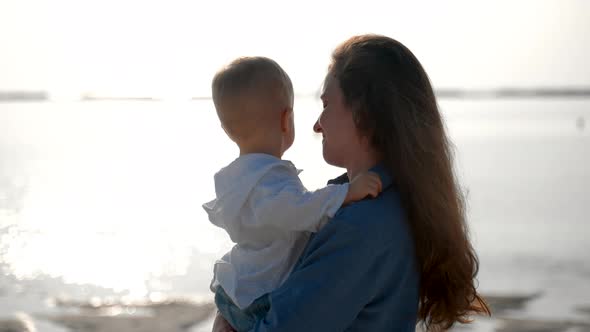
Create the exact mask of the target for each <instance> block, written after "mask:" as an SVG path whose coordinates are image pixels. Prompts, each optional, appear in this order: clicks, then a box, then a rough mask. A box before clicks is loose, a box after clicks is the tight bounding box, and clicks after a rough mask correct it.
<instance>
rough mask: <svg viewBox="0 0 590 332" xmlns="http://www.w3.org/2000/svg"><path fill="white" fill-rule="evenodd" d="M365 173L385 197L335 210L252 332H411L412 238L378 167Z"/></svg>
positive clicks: (414, 309)
mask: <svg viewBox="0 0 590 332" xmlns="http://www.w3.org/2000/svg"><path fill="white" fill-rule="evenodd" d="M371 170H372V171H374V172H376V173H377V174H379V176H380V177H381V180H382V183H383V192H382V193H381V194H380V195H379V196H378V197H377V198H374V199H366V200H363V201H360V202H357V203H354V204H351V205H348V206H346V207H343V208H341V209H340V210H339V211H338V212H337V213H336V215H335V216H334V218H333V219H332V220H331V221H330V222H328V224H327V225H326V226H324V227H323V228H322V229H321V230H320V231H319V232H318V233H316V234H315V235H314V236H313V237H311V239H310V241H309V243H308V244H307V247H306V248H305V250H304V252H303V254H302V255H301V257H300V259H299V261H298V262H297V264H296V266H295V268H294V269H293V271H292V273H291V275H290V276H289V277H288V278H287V280H286V281H285V283H284V284H283V285H282V286H281V287H279V288H278V289H276V290H275V291H273V292H271V293H270V294H269V296H268V298H269V301H270V309H269V311H268V312H267V313H266V315H265V316H264V317H259V318H258V319H257V321H256V325H255V327H254V328H253V329H252V330H251V331H255V332H266V331H282V332H291V331H293V332H295V331H297V332H300V331H307V332H313V331H322V332H330V331H334V332H341V331H402V332H404V331H415V327H416V322H417V315H418V298H419V281H420V280H419V278H420V277H419V272H418V265H417V260H416V255H415V249H414V241H413V237H412V234H411V231H410V228H409V225H408V221H407V218H406V215H405V211H404V209H403V207H402V205H401V201H400V196H399V194H398V192H397V191H396V189H395V186H394V185H393V183H392V177H391V176H390V174H388V172H387V171H386V170H385V168H384V167H382V166H376V167H374V168H373V169H371ZM347 181H348V179H347V178H346V176H341V177H340V178H338V179H335V183H342V182H347Z"/></svg>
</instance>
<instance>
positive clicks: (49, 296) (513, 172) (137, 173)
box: [0, 0, 590, 332]
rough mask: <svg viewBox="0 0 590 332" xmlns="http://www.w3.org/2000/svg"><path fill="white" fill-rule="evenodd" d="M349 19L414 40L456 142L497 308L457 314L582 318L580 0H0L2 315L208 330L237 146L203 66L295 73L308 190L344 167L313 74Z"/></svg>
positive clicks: (354, 30)
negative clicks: (217, 185)
mask: <svg viewBox="0 0 590 332" xmlns="http://www.w3.org/2000/svg"><path fill="white" fill-rule="evenodd" d="M361 33H379V34H385V35H387V36H390V37H393V38H395V39H397V40H399V41H401V42H402V43H404V44H405V45H406V46H407V47H408V48H410V49H411V50H412V51H413V52H414V54H415V55H416V56H417V57H418V59H419V60H420V61H421V62H422V64H423V66H424V67H425V69H426V71H427V72H428V74H429V75H430V78H431V80H432V83H433V85H434V87H435V90H436V93H437V95H438V102H439V105H440V107H441V110H442V112H443V115H444V118H445V121H446V124H447V127H448V131H449V135H450V137H451V139H452V141H453V143H454V144H455V148H456V160H455V162H456V168H457V173H458V175H459V178H460V180H461V184H462V187H463V190H464V191H465V193H466V196H467V200H468V215H469V226H470V230H471V236H472V239H473V241H474V245H475V247H476V250H477V252H478V254H479V257H480V260H481V269H480V273H479V275H478V279H479V289H480V291H481V292H483V293H484V294H485V295H486V296H487V297H488V300H489V301H490V303H491V304H492V306H493V308H494V309H495V314H494V318H492V319H484V318H477V319H476V321H475V324H474V325H472V326H468V327H457V329H458V330H468V331H576V330H577V331H590V255H589V254H588V252H590V246H589V241H588V239H589V238H590V226H589V224H588V223H590V65H589V64H588V62H587V61H588V59H590V37H589V35H590V1H586V0H553V1H551V0H531V1H520V0H518V1H516V0H512V1H473V0H472V1H469V0H465V1H447V0H445V1H434V0H433V1H412V2H408V1H317V2H315V1H313V2H312V1H288V2H287V1H284V2H278V1H258V0H253V1H248V2H245V1H244V2H242V1H196V0H193V1H180V0H168V1H162V0H160V1H145V0H144V1H139V0H137V1H132V0H102V1H86V0H54V1H43V0H0V271H1V273H0V330H2V327H3V326H6V327H5V329H6V331H13V330H9V329H8V327H7V326H21V327H20V328H21V330H22V331H32V330H34V329H36V330H37V331H47V332H57V331H175V330H176V331H193V332H195V331H210V328H211V322H212V320H211V318H210V316H209V314H210V313H211V312H212V311H211V310H212V307H211V305H210V301H211V300H212V294H211V293H210V292H209V290H208V286H209V281H210V279H211V276H212V264H213V262H214V261H215V259H216V258H217V257H219V256H221V255H222V254H223V253H224V252H225V251H226V250H228V249H229V248H230V247H231V242H230V241H229V238H228V236H227V235H226V234H225V233H223V232H222V231H220V230H219V229H216V228H215V227H214V226H213V225H211V224H210V223H209V222H208V220H207V218H206V216H205V213H204V211H203V210H202V208H201V204H202V203H204V202H205V201H208V200H210V199H212V198H213V194H214V188H213V174H214V173H215V172H216V171H217V170H218V169H219V168H221V167H223V166H225V165H226V164H228V163H229V162H231V161H232V160H233V159H234V158H235V157H236V156H237V152H238V151H237V149H236V148H235V147H234V146H233V145H232V144H231V142H230V141H229V140H228V139H227V138H226V137H225V136H224V134H223V131H222V130H221V128H220V126H219V124H218V120H217V118H216V115H215V112H214V109H213V104H212V102H211V100H210V99H209V97H210V88H209V87H210V81H211V78H212V76H213V74H214V73H215V72H216V71H217V70H218V69H219V68H220V67H221V66H222V65H224V64H225V63H227V62H229V61H231V60H233V59H234V58H235V57H238V56H243V55H263V56H268V57H271V58H273V59H275V60H276V61H277V62H278V63H279V64H280V65H281V66H282V67H283V68H284V69H285V70H286V71H287V72H288V73H289V75H290V76H291V78H292V81H293V83H294V88H295V91H296V94H297V97H296V101H295V114H296V127H297V129H296V130H297V139H296V141H295V144H294V146H293V148H292V149H291V150H289V151H288V153H287V155H286V156H285V157H286V158H287V159H290V160H292V161H293V162H294V163H295V164H296V165H297V166H298V168H302V169H303V170H304V172H303V173H302V175H301V176H302V179H303V182H304V183H305V184H306V186H307V187H308V188H310V189H314V188H318V187H321V186H323V185H324V184H325V182H326V181H327V180H328V179H330V178H333V177H336V176H338V175H340V174H341V173H343V172H344V170H341V169H337V168H334V167H331V166H328V165H326V164H325V162H324V161H323V159H322V157H321V141H320V139H319V138H318V137H316V136H315V135H314V134H313V132H312V125H313V123H314V121H315V119H316V118H317V116H318V115H319V113H320V110H321V103H320V101H319V99H318V97H317V96H318V90H319V88H320V86H321V82H322V80H323V78H324V75H325V73H326V69H327V65H328V63H329V60H330V54H331V51H332V50H333V49H334V47H335V46H336V45H338V44H339V43H341V42H342V41H344V40H345V39H347V38H349V37H350V36H352V35H356V34H361ZM142 324H143V325H142ZM27 329H28V330H27ZM21 330H19V329H18V328H17V327H14V331H21ZM2 331H4V330H2Z"/></svg>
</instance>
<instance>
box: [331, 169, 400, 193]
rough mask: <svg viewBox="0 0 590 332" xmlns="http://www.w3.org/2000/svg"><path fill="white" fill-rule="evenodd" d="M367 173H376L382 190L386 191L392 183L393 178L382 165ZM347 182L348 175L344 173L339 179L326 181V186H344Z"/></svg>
mask: <svg viewBox="0 0 590 332" xmlns="http://www.w3.org/2000/svg"><path fill="white" fill-rule="evenodd" d="M369 171H371V172H375V173H377V175H379V177H380V178H381V184H382V187H383V190H385V189H387V188H388V187H389V186H391V184H392V183H393V177H392V176H391V174H390V173H389V171H388V170H387V168H386V167H385V166H384V165H383V164H377V165H375V166H373V167H371V168H370V169H369ZM349 181H350V179H349V178H348V174H346V173H344V174H342V175H340V176H339V177H337V178H335V179H332V180H330V181H328V184H344V183H348V182H349Z"/></svg>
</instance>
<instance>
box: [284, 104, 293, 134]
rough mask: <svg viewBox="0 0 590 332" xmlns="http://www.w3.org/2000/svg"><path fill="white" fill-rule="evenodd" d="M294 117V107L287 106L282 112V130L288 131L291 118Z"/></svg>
mask: <svg viewBox="0 0 590 332" xmlns="http://www.w3.org/2000/svg"><path fill="white" fill-rule="evenodd" d="M292 117H293V109H292V108H285V109H283V111H282V112H281V131H282V132H286V131H288V130H289V128H290V127H291V125H290V123H291V118H292Z"/></svg>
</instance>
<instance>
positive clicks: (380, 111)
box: [214, 35, 490, 332]
mask: <svg viewBox="0 0 590 332" xmlns="http://www.w3.org/2000/svg"><path fill="white" fill-rule="evenodd" d="M321 98H322V101H323V104H324V109H323V111H322V113H321V115H320V117H319V119H318V121H317V122H316V123H315V125H314V131H315V132H317V133H321V134H322V136H323V156H324V159H325V160H326V162H328V163H329V164H331V165H334V166H338V167H343V168H346V170H347V173H346V174H345V175H343V176H341V177H340V178H338V179H335V180H334V181H336V182H342V181H347V179H348V178H353V177H354V176H355V175H356V174H358V173H359V172H362V171H366V170H373V171H375V172H377V173H378V174H379V175H380V176H381V178H382V182H383V192H382V193H381V195H380V196H379V197H377V198H376V199H367V200H364V201H361V202H359V203H356V204H352V205H350V206H347V207H344V208H342V209H341V210H340V211H339V212H338V213H337V214H336V216H335V217H334V218H333V219H332V220H331V221H330V222H329V223H328V224H327V225H326V226H325V227H324V228H323V229H322V230H320V232H318V233H317V234H315V236H313V237H312V238H311V240H310V242H309V243H308V246H307V248H306V250H305V252H304V253H303V255H302V256H301V258H300V260H299V262H298V265H297V266H296V267H295V268H294V270H293V272H292V273H291V275H290V276H289V278H288V280H287V281H286V282H285V283H284V284H283V285H282V286H281V287H280V288H279V289H277V290H276V291H274V292H272V293H271V294H269V299H270V309H269V311H268V312H267V314H266V316H265V317H260V319H259V320H258V321H257V325H256V328H255V329H254V331H257V332H260V331H414V330H415V327H416V322H420V323H422V324H423V325H424V327H425V328H426V329H427V330H433V331H435V330H441V329H447V328H449V327H451V326H452V325H453V324H454V323H456V322H461V323H464V322H468V321H469V316H470V315H471V314H474V313H486V314H489V313H490V311H489V309H488V307H487V306H486V304H485V302H484V301H483V299H482V298H481V297H480V296H479V295H478V293H477V291H476V288H475V285H474V278H475V276H476V274H477V271H478V264H479V263H478V260H477V256H476V254H475V252H474V250H473V247H472V246H471V243H470V241H469V238H468V234H467V225H466V222H465V214H464V205H463V198H462V195H461V192H460V190H459V188H458V184H457V180H456V178H455V176H454V174H453V168H452V153H451V148H450V143H449V141H448V138H447V136H446V133H445V129H444V125H443V123H442V119H441V115H440V112H439V110H438V107H437V104H436V99H435V96H434V92H433V90H432V87H431V85H430V82H429V80H428V77H427V75H426V73H425V71H424V69H423V68H422V66H421V65H420V63H419V62H418V60H417V59H416V58H415V57H414V55H413V54H412V53H411V52H410V51H409V50H408V49H407V48H406V47H405V46H403V45H402V44H400V43H399V42H397V41H395V40H393V39H391V38H388V37H384V36H376V35H363V36H357V37H353V38H351V39H349V40H347V41H346V42H344V43H343V44H341V45H340V46H339V47H338V48H336V50H335V51H334V53H333V55H332V63H331V65H330V69H329V72H328V75H327V77H326V81H325V86H324V92H323V94H322V97H321ZM226 328H227V325H226V323H225V321H224V320H223V318H222V317H221V316H218V317H217V318H216V322H215V325H214V331H224V330H225V329H226Z"/></svg>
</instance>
